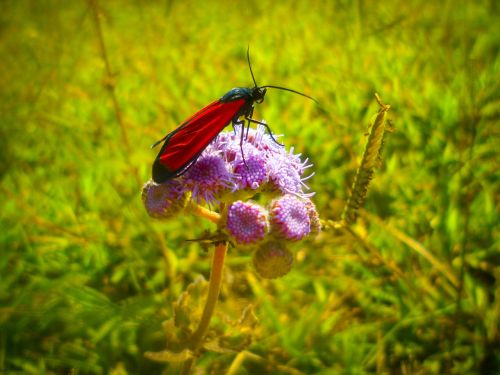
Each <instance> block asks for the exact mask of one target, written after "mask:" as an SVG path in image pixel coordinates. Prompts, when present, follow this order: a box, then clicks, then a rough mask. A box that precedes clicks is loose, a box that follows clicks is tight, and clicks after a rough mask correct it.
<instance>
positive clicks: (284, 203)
mask: <svg viewBox="0 0 500 375" xmlns="http://www.w3.org/2000/svg"><path fill="white" fill-rule="evenodd" d="M270 216H271V217H270V220H271V225H272V228H273V230H275V231H276V232H277V233H278V234H280V235H281V236H282V237H283V238H286V239H287V240H291V241H298V240H301V239H302V238H304V237H305V236H307V235H308V234H309V233H310V232H311V219H310V216H309V210H308V207H307V204H306V202H305V201H304V200H303V199H301V198H299V197H297V196H295V195H291V194H287V195H285V196H283V197H281V198H279V199H276V200H275V201H273V202H272V203H271V209H270Z"/></svg>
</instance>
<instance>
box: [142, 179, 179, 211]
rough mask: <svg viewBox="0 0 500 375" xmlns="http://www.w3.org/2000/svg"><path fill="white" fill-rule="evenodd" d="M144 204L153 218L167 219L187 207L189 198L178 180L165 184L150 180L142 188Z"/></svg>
mask: <svg viewBox="0 0 500 375" xmlns="http://www.w3.org/2000/svg"><path fill="white" fill-rule="evenodd" d="M142 202H143V203H144V207H145V208H146V211H147V212H148V214H149V215H150V216H151V217H154V218H157V219H162V218H163V219H165V218H169V217H171V216H173V215H175V214H176V213H178V212H179V211H181V210H182V209H184V207H186V204H187V196H186V191H185V189H184V187H183V186H182V184H181V183H180V182H179V181H177V180H170V181H167V182H165V183H163V184H157V183H155V182H154V181H153V180H149V181H148V182H146V183H145V184H144V187H143V188H142Z"/></svg>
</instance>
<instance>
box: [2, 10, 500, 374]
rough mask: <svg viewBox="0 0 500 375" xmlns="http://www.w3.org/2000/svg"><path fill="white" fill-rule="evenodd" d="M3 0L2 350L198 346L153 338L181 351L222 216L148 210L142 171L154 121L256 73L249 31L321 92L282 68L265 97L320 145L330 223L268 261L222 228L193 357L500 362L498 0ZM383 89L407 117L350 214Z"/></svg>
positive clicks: (321, 362)
mask: <svg viewBox="0 0 500 375" xmlns="http://www.w3.org/2000/svg"><path fill="white" fill-rule="evenodd" d="M0 10H1V12H0V41H1V42H0V56H1V60H0V84H1V89H0V113H1V115H0V116H1V122H0V196H1V197H2V198H1V199H0V228H1V231H0V249H1V250H0V373H2V374H3V373H6V374H7V373H8V374H11V373H12V374H17V373H18V374H67V373H72V374H159V373H162V371H165V373H172V374H175V373H176V372H177V371H178V370H179V368H180V362H182V361H184V360H186V359H188V358H189V357H190V355H191V354H190V353H188V352H187V351H184V352H180V351H179V354H178V355H177V357H176V358H171V359H172V360H173V361H174V362H172V363H164V362H157V361H154V360H152V359H154V358H152V356H154V354H151V353H158V352H161V351H162V350H164V349H165V348H166V344H165V343H166V341H167V340H169V341H168V345H167V348H168V349H169V350H171V351H172V352H174V353H175V350H176V340H180V337H181V336H182V334H184V335H188V333H189V332H174V331H175V327H178V326H179V324H181V323H182V324H183V325H184V326H185V327H188V326H189V327H193V329H194V328H195V327H196V324H197V322H198V320H199V318H200V315H201V308H202V306H203V303H204V300H205V295H206V294H204V292H203V290H204V287H205V283H204V282H203V281H202V280H201V279H200V275H203V276H204V277H205V278H208V275H209V273H210V264H211V261H210V259H211V254H212V252H213V248H212V247H211V246H209V247H208V252H207V251H205V250H206V249H205V248H204V247H203V246H202V244H201V243H199V242H196V241H190V242H188V241H186V240H188V239H196V238H200V237H202V236H204V233H205V231H206V230H213V229H214V226H213V224H211V223H210V222H205V221H202V220H201V219H200V218H199V217H192V216H180V217H178V218H175V219H172V220H169V221H155V220H153V219H152V218H150V217H149V216H148V215H147V213H146V211H145V209H144V207H143V205H142V203H141V196H140V194H141V186H142V184H143V183H144V182H146V181H147V180H148V179H149V178H150V173H151V172H150V168H151V163H152V161H153V159H154V157H155V156H156V152H157V150H151V149H150V145H151V144H152V143H154V142H155V141H156V140H158V139H160V138H161V137H163V136H164V135H165V134H166V133H167V132H169V131H171V130H172V129H174V128H175V126H177V125H178V124H179V123H180V122H181V121H182V120H184V119H185V118H187V117H188V116H190V115H191V114H193V113H194V112H195V111H197V110H198V109H200V108H202V107H203V106H205V105H206V104H208V103H210V102H211V101H213V100H214V99H217V98H219V97H221V96H222V95H223V94H224V93H226V92H227V91H228V90H229V89H231V88H232V87H235V86H244V87H250V86H252V81H251V76H250V73H249V71H248V67H247V63H246V49H247V46H248V45H250V51H251V57H252V64H253V70H254V73H255V75H256V79H257V82H258V83H259V84H260V85H264V84H274V85H282V86H286V87H290V88H293V89H295V90H299V91H302V92H305V93H307V94H309V95H312V96H314V97H315V98H317V99H318V100H319V102H320V103H321V105H320V106H317V105H315V104H314V103H313V102H311V101H309V100H306V99H304V98H302V97H300V96H296V95H293V94H290V93H286V92H283V91H271V90H270V91H269V92H268V94H267V96H266V100H265V102H264V103H263V104H261V105H257V107H256V111H255V114H254V117H255V118H256V119H265V120H266V121H267V122H268V124H269V125H270V126H271V128H272V129H273V131H274V132H276V133H282V134H284V135H285V137H284V138H281V140H283V141H284V142H285V144H286V145H287V147H290V146H294V147H295V152H301V153H302V154H303V155H304V156H307V157H309V158H310V160H311V161H312V162H313V163H314V165H315V167H314V170H315V173H316V174H315V176H314V177H313V178H312V179H311V180H309V181H308V184H309V185H310V186H311V187H312V189H313V190H314V191H316V192H317V194H316V196H315V197H314V201H315V203H316V205H317V208H318V211H319V212H320V215H321V218H322V219H323V220H324V223H327V225H326V228H325V229H324V230H323V231H322V232H321V233H320V234H319V235H318V236H317V237H316V238H311V239H309V240H307V241H305V242H301V243H300V245H297V246H296V247H295V248H293V251H294V255H295V263H294V265H293V268H292V270H291V272H290V273H289V274H288V275H286V276H285V277H284V278H282V279H276V280H264V279H262V278H260V277H259V276H258V275H257V274H256V273H255V271H254V269H253V266H252V260H251V255H250V254H248V253H246V252H245V251H239V250H238V248H230V249H229V252H228V253H227V256H226V264H225V268H224V274H223V280H222V291H221V294H220V297H219V303H218V305H217V309H216V312H215V316H214V319H213V320H212V322H211V325H210V328H209V331H208V336H207V344H206V345H205V348H207V349H210V350H208V351H207V352H206V353H203V354H202V355H201V356H200V357H199V358H198V359H197V360H196V362H195V364H194V368H196V369H197V370H205V371H206V373H211V374H224V373H231V374H365V373H366V374H368V373H384V374H445V373H446V374H474V373H480V374H498V373H499V372H500V358H499V355H498V351H497V349H498V345H499V339H500V337H499V333H498V321H499V319H500V305H499V299H500V292H499V277H500V270H499V265H500V253H499V230H498V222H499V194H500V193H499V191H500V184H499V172H498V170H499V163H498V160H499V156H498V152H497V150H498V147H499V143H498V142H499V139H498V135H499V128H498V126H499V123H500V94H499V93H500V87H499V86H500V85H499V82H500V74H499V67H500V58H499V56H498V51H499V49H500V33H499V32H498V25H499V24H500V17H499V10H500V9H499V3H498V2H497V1H486V0H484V1H474V2H473V1H444V2H431V1H423V0H421V1H417V0H410V1H406V2H399V1H392V0H389V1H376V2H375V1H362V0H357V1H347V0H339V1H306V0H304V1H203V0H199V1H196V0H194V1H173V0H170V1H142V0H134V1H104V0H101V1H99V2H96V1H84V0H75V1H62V0H61V1H56V0H48V1H38V0H32V1H27V0H5V1H2V2H1V4H0ZM376 92H377V93H379V94H380V97H381V98H382V100H383V101H384V103H387V104H390V106H391V108H390V110H389V111H388V112H386V113H385V112H384V116H385V117H386V119H387V120H388V121H390V124H392V127H393V128H394V130H393V131H392V132H391V133H387V132H386V133H385V135H384V138H383V143H384V145H383V153H382V155H381V156H382V157H381V158H380V157H379V156H380V155H378V156H377V158H378V160H377V167H378V168H377V169H376V171H375V174H374V175H373V177H374V178H373V179H372V180H371V183H370V188H369V189H368V193H367V195H366V199H365V196H364V194H361V195H360V196H361V197H362V199H361V201H363V200H365V201H364V206H363V208H362V209H360V210H359V211H358V212H357V220H355V219H356V218H355V217H354V216H352V217H351V216H349V217H348V219H349V220H347V221H348V222H350V224H349V225H348V226H346V225H345V223H344V224H343V222H341V221H340V220H341V218H342V212H343V209H344V207H345V204H346V202H347V200H348V197H349V193H350V189H351V187H352V186H353V181H354V178H355V175H356V171H357V170H358V167H360V163H361V162H362V158H361V157H362V153H363V150H364V146H365V144H366V141H367V137H369V136H368V134H371V133H370V131H371V130H372V129H371V128H370V127H369V125H370V124H373V123H374V122H376V121H375V116H376V115H377V113H378V112H379V110H380V106H379V104H378V103H377V101H376V100H375V97H374V94H375V93H376ZM370 137H371V135H370ZM372 156H373V155H372ZM370 160H371V161H373V159H370ZM372 166H373V165H372V164H370V167H372ZM361 169H362V168H361ZM365 177H366V176H365ZM365 177H363V176H361V177H360V178H365ZM370 177H371V175H370ZM358 198H359V197H358ZM356 199H357V198H356ZM361 203H362V202H361ZM249 305H252V306H251V307H249ZM174 317H175V319H172V318H174ZM162 324H163V325H162ZM178 348H180V346H178ZM145 353H149V355H148V354H147V355H145ZM175 361H179V363H178V364H176V363H175Z"/></svg>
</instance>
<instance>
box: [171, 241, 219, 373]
mask: <svg viewBox="0 0 500 375" xmlns="http://www.w3.org/2000/svg"><path fill="white" fill-rule="evenodd" d="M226 252H227V244H225V243H222V244H218V245H217V246H216V247H215V251H214V256H213V259H212V271H211V273H210V282H209V285H208V296H207V300H206V302H205V308H204V309H203V314H202V316H201V320H200V324H199V325H198V328H197V329H196V331H195V332H194V333H193V336H192V337H191V346H190V349H191V350H192V351H193V352H195V351H197V350H198V349H199V348H200V347H201V345H202V343H203V337H204V336H205V333H206V332H207V330H208V326H209V325H210V320H211V319H212V315H213V313H214V310H215V305H216V304H217V300H218V298H219V292H220V286H221V282H222V270H223V268H224V258H225V257H226ZM193 363H194V358H190V359H188V360H187V361H186V362H184V365H183V366H182V371H181V375H188V374H190V373H191V367H192V366H193Z"/></svg>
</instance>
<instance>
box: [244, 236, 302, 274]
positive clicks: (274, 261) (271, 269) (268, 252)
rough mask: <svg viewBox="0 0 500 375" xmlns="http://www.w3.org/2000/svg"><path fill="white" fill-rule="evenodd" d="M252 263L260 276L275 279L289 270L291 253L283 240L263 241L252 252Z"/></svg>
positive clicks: (291, 260)
mask: <svg viewBox="0 0 500 375" xmlns="http://www.w3.org/2000/svg"><path fill="white" fill-rule="evenodd" d="M253 264H254V267H255V270H256V271H257V273H258V274H259V275H260V276H262V277H263V278H265V279H275V278H277V277H282V276H284V275H286V274H287V273H288V272H290V270H291V269H292V264H293V254H292V253H291V251H290V250H288V249H287V248H286V246H285V244H284V243H283V242H281V241H276V240H273V241H268V242H265V243H263V244H262V245H261V246H260V247H259V248H258V249H257V251H256V252H255V253H254V254H253Z"/></svg>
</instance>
